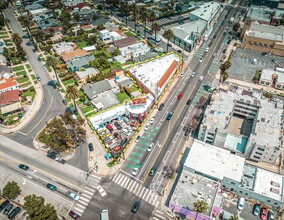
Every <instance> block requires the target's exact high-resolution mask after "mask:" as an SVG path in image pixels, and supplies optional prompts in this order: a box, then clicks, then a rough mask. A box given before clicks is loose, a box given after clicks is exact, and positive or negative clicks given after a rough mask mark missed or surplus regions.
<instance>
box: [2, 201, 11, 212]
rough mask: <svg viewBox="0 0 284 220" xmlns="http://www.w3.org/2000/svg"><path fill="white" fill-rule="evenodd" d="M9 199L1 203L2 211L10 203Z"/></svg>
mask: <svg viewBox="0 0 284 220" xmlns="http://www.w3.org/2000/svg"><path fill="white" fill-rule="evenodd" d="M9 203H10V202H9V200H8V199H7V200H5V201H4V202H3V203H2V204H1V205H0V212H2V210H3V209H5V208H6V206H7V205H9Z"/></svg>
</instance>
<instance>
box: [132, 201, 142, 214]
mask: <svg viewBox="0 0 284 220" xmlns="http://www.w3.org/2000/svg"><path fill="white" fill-rule="evenodd" d="M140 204H141V203H140V202H139V201H136V202H135V203H134V205H133V206H132V209H131V212H132V213H133V214H135V213H136V212H137V211H138V209H139V207H140Z"/></svg>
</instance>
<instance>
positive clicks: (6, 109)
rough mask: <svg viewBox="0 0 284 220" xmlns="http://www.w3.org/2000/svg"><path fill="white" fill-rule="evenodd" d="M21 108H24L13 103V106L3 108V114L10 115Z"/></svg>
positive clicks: (17, 103) (18, 103) (19, 104)
mask: <svg viewBox="0 0 284 220" xmlns="http://www.w3.org/2000/svg"><path fill="white" fill-rule="evenodd" d="M20 108H22V106H21V103H20V102H16V103H13V104H11V105H6V106H4V107H2V108H1V114H2V115H3V114H6V113H9V112H13V111H16V110H18V109H20Z"/></svg>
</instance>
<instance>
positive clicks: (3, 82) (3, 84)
mask: <svg viewBox="0 0 284 220" xmlns="http://www.w3.org/2000/svg"><path fill="white" fill-rule="evenodd" d="M15 89H19V86H18V83H17V81H16V79H15V78H12V77H10V78H0V94H1V93H3V92H6V91H9V90H15Z"/></svg>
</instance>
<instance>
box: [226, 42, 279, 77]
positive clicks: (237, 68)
mask: <svg viewBox="0 0 284 220" xmlns="http://www.w3.org/2000/svg"><path fill="white" fill-rule="evenodd" d="M254 59H256V63H255V64H253V63H252V61H253V60H254ZM273 60H274V62H273ZM231 62H232V66H231V67H230V68H229V69H228V73H229V75H230V77H231V78H234V79H238V80H243V81H247V82H251V81H252V79H253V77H254V76H255V72H256V71H257V70H261V69H264V68H270V69H274V68H275V67H276V64H275V63H277V64H278V65H284V58H283V57H276V56H273V55H268V54H267V55H261V52H257V51H251V50H246V49H241V48H237V49H236V50H235V51H233V53H232V55H231Z"/></svg>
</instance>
